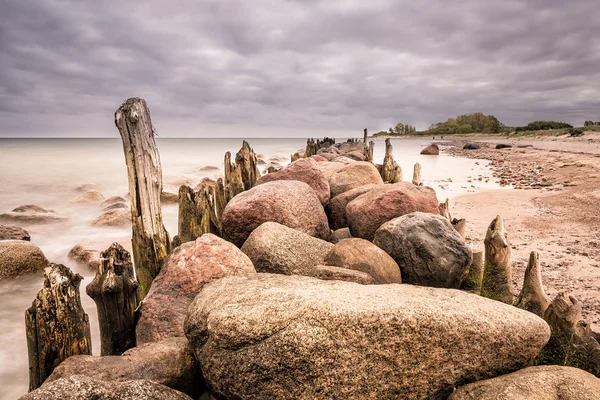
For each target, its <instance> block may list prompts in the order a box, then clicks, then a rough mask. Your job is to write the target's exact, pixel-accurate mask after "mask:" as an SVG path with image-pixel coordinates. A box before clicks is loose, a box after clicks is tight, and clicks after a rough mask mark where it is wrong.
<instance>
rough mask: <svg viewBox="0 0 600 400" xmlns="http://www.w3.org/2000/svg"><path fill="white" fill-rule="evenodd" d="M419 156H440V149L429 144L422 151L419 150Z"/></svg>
mask: <svg viewBox="0 0 600 400" xmlns="http://www.w3.org/2000/svg"><path fill="white" fill-rule="evenodd" d="M421 154H423V155H427V156H438V155H440V148H439V147H438V145H437V144H435V143H431V144H430V145H429V146H427V147H425V148H424V149H423V150H421Z"/></svg>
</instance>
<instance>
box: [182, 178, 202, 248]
mask: <svg viewBox="0 0 600 400" xmlns="http://www.w3.org/2000/svg"><path fill="white" fill-rule="evenodd" d="M199 203H200V201H199V198H198V195H197V194H196V193H195V192H194V190H193V189H192V188H191V187H189V186H186V185H182V186H181V187H180V188H179V210H178V215H177V229H178V231H177V243H178V244H182V243H186V242H191V241H192V240H196V239H197V238H198V237H199V236H200V235H202V209H201V207H200V204H199Z"/></svg>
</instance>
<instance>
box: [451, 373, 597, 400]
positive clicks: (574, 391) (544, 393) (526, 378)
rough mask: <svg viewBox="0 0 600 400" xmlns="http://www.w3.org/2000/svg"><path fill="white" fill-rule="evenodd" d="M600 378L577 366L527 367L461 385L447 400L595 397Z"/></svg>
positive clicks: (576, 399)
mask: <svg viewBox="0 0 600 400" xmlns="http://www.w3.org/2000/svg"><path fill="white" fill-rule="evenodd" d="M598 399H600V379H598V378H596V377H595V376H594V375H592V374H590V373H589V372H585V371H582V370H580V369H577V368H572V367H563V366H558V365H550V366H539V367H529V368H525V369H522V370H520V371H517V372H513V373H512V374H508V375H502V376H499V377H497V378H493V379H487V380H483V381H479V382H475V383H471V384H469V385H465V386H462V387H460V388H459V389H458V390H457V391H455V392H454V393H453V394H452V396H450V398H449V399H448V400H598Z"/></svg>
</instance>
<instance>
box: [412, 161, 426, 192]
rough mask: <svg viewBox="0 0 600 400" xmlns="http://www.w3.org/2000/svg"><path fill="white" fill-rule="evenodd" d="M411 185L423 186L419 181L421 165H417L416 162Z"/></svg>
mask: <svg viewBox="0 0 600 400" xmlns="http://www.w3.org/2000/svg"><path fill="white" fill-rule="evenodd" d="M412 183H413V185H416V186H423V181H422V180H421V164H419V163H418V162H417V163H415V168H414V170H413V178H412Z"/></svg>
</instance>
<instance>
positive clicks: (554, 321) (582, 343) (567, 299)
mask: <svg viewBox="0 0 600 400" xmlns="http://www.w3.org/2000/svg"><path fill="white" fill-rule="evenodd" d="M581 306H582V305H581V302H579V301H578V300H577V299H576V298H575V297H573V296H569V295H568V293H567V292H565V291H563V292H560V293H559V294H558V295H557V296H556V297H555V298H554V300H553V301H552V302H551V303H550V305H549V306H548V308H546V311H545V312H544V320H546V322H547V323H548V325H550V330H551V332H552V334H551V336H550V340H549V341H548V343H547V344H546V346H544V348H543V349H542V351H541V352H540V354H539V355H538V357H537V359H536V363H537V364H542V365H544V364H557V365H566V366H570V367H576V368H580V369H582V370H584V371H588V372H590V373H592V374H594V375H596V376H597V377H600V344H599V343H598V341H597V340H596V339H595V338H594V334H593V333H592V331H591V329H590V325H589V324H588V323H587V322H585V321H584V320H583V319H582V317H581Z"/></svg>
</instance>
